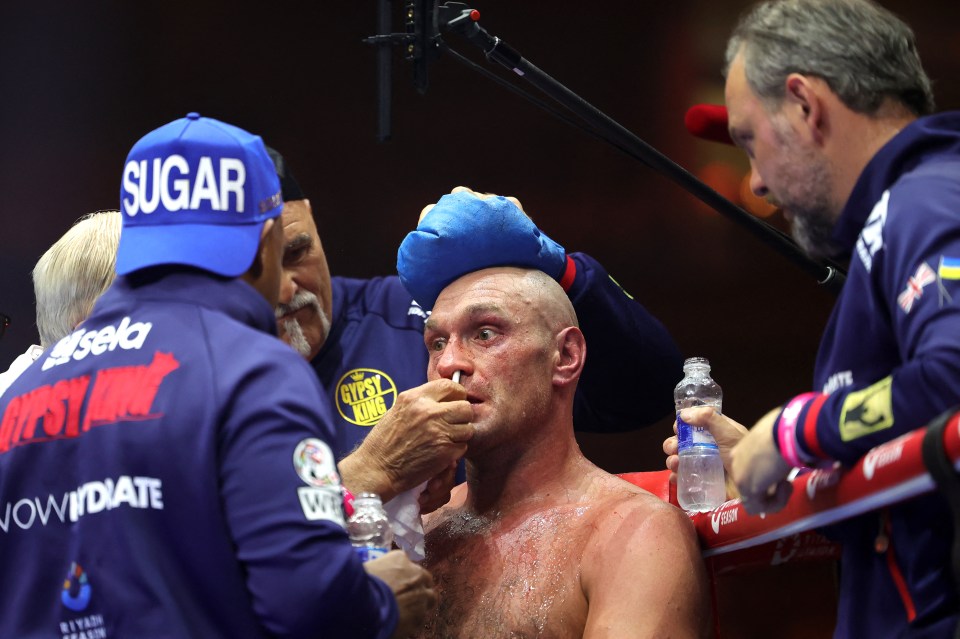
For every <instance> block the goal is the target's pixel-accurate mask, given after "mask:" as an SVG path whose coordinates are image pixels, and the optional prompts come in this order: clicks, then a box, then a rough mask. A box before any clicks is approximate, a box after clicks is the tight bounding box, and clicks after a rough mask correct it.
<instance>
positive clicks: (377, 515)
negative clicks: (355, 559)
mask: <svg viewBox="0 0 960 639" xmlns="http://www.w3.org/2000/svg"><path fill="white" fill-rule="evenodd" d="M347 532H348V533H349V534H350V543H352V544H353V548H354V550H356V551H357V554H358V555H359V556H360V559H361V561H369V560H371V559H376V558H377V557H382V556H383V555H385V554H387V553H388V552H390V548H391V546H392V545H393V529H392V528H390V520H389V518H388V517H387V512H386V511H385V510H384V509H383V503H381V501H380V496H379V495H376V494H374V493H360V494H359V495H357V496H356V497H355V498H354V500H353V514H352V515H350V518H349V519H347Z"/></svg>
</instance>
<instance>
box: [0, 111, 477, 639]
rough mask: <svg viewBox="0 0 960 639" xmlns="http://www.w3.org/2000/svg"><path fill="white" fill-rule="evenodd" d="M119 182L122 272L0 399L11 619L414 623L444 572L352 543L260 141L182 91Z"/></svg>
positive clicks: (1, 579)
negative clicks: (285, 290) (297, 321)
mask: <svg viewBox="0 0 960 639" xmlns="http://www.w3.org/2000/svg"><path fill="white" fill-rule="evenodd" d="M120 199H121V208H122V213H123V231H122V234H121V239H120V246H119V249H118V254H117V273H118V275H119V276H120V277H118V279H117V280H116V282H115V283H114V285H113V286H112V287H111V288H110V289H109V290H108V291H107V292H106V293H105V294H104V295H103V296H102V297H101V298H100V300H99V301H98V302H97V304H96V306H95V307H94V310H93V312H92V314H91V315H90V317H89V319H88V320H87V321H86V322H84V323H83V324H82V325H81V326H80V327H79V328H78V329H77V330H76V331H74V332H73V333H72V334H70V335H68V336H67V337H65V338H64V339H62V340H61V341H59V342H58V343H57V344H56V345H54V346H53V347H52V348H51V349H49V351H48V352H46V353H44V355H43V356H42V357H41V358H40V359H39V360H38V361H37V362H36V363H35V365H33V366H32V367H30V368H29V369H28V370H27V371H26V372H25V373H24V374H23V375H22V376H21V377H20V378H19V379H17V380H16V382H14V384H13V385H12V386H11V387H10V389H9V390H8V391H7V393H6V394H5V395H4V397H3V399H2V401H0V415H2V416H3V417H2V421H0V540H2V541H0V566H3V568H4V569H3V570H2V571H0V592H2V593H3V597H2V598H0V636H2V637H34V636H63V637H67V636H77V637H79V636H84V637H137V638H138V639H143V638H145V639H149V638H151V637H204V638H209V637H225V638H226V637H229V638H231V639H237V638H251V639H254V638H255V639H260V638H265V637H273V636H284V637H317V636H331V637H346V636H349V637H378V638H379V637H391V636H397V637H401V636H407V635H409V634H410V633H411V632H412V631H413V630H414V629H415V628H417V627H418V626H419V625H420V623H421V621H422V619H423V615H424V613H425V611H426V609H427V608H428V607H430V606H432V605H433V604H434V602H435V600H436V597H435V593H434V591H433V584H432V579H431V578H430V575H429V573H427V572H426V571H424V570H423V569H421V568H419V567H418V566H416V565H415V564H413V563H411V562H409V561H408V560H407V559H406V558H405V557H404V555H403V554H402V553H400V552H393V553H389V554H388V555H387V556H385V557H383V558H381V559H379V560H375V561H372V562H368V563H367V564H365V565H364V564H361V563H360V561H359V559H358V558H357V556H356V554H355V553H354V551H353V549H352V548H351V546H350V543H349V541H348V539H347V535H346V532H345V530H344V515H343V503H342V497H341V485H340V478H339V475H338V472H337V467H336V463H335V461H336V460H335V458H334V456H333V453H332V451H331V448H330V445H329V443H330V442H332V441H333V438H334V434H333V431H332V426H331V421H330V415H329V412H328V411H327V409H326V405H325V403H324V401H325V400H324V399H323V398H322V395H321V390H320V386H319V384H318V383H317V380H316V377H315V376H314V375H313V374H312V373H311V371H310V368H309V366H308V365H307V364H306V363H305V362H304V361H303V359H302V358H300V357H298V356H297V355H296V353H294V352H293V351H292V350H290V348H288V347H287V346H286V345H285V344H283V343H282V342H280V340H278V339H276V321H275V317H274V313H273V306H274V305H275V304H276V303H277V300H278V296H279V290H280V282H281V272H282V265H281V257H282V253H283V231H282V227H281V225H280V224H279V223H278V220H277V217H278V216H279V215H280V211H281V209H282V207H283V200H282V198H281V193H280V184H279V181H278V179H277V175H276V173H275V171H274V166H273V163H272V162H271V160H270V157H269V156H268V155H267V152H266V149H265V148H264V145H263V142H262V141H261V139H260V138H259V137H257V136H255V135H251V134H250V133H247V132H246V131H243V130H242V129H239V128H237V127H234V126H231V125H229V124H225V123H223V122H219V121H217V120H213V119H210V118H203V117H200V116H199V115H197V114H195V113H191V114H189V115H188V116H187V117H186V118H183V119H180V120H176V121H174V122H171V123H169V124H166V125H164V126H162V127H160V128H158V129H156V130H155V131H152V132H151V133H149V134H147V135H146V136H144V137H143V138H142V139H141V140H140V141H139V142H137V144H136V145H134V147H133V149H132V150H131V151H130V154H129V156H128V158H127V162H126V164H125V166H124V170H123V176H122V185H121V191H120ZM462 403H463V404H466V402H462ZM364 568H366V570H364Z"/></svg>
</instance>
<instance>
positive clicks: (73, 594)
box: [60, 562, 90, 612]
mask: <svg viewBox="0 0 960 639" xmlns="http://www.w3.org/2000/svg"><path fill="white" fill-rule="evenodd" d="M60 601H62V602H63V605H64V606H66V607H67V608H69V609H70V610H73V611H74V612H81V611H83V610H86V608H87V605H88V604H89V603H90V581H89V580H88V579H87V573H85V572H84V571H83V568H81V567H80V564H78V563H77V562H73V563H71V564H70V570H68V571H67V578H66V579H65V580H64V581H63V590H62V591H61V592H60Z"/></svg>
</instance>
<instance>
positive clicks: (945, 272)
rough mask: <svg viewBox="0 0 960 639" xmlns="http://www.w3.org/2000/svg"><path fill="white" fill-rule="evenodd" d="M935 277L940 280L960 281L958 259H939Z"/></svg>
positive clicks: (959, 258)
mask: <svg viewBox="0 0 960 639" xmlns="http://www.w3.org/2000/svg"><path fill="white" fill-rule="evenodd" d="M937 275H938V276H939V277H940V279H941V280H960V257H947V256H945V255H943V256H941V257H940V267H939V268H938V269H937Z"/></svg>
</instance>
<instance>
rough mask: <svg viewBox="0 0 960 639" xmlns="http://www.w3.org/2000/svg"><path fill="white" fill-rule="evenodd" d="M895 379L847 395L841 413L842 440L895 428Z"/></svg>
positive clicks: (884, 380) (890, 377) (890, 378)
mask: <svg viewBox="0 0 960 639" xmlns="http://www.w3.org/2000/svg"><path fill="white" fill-rule="evenodd" d="M892 386H893V377H892V376H887V377H885V378H883V379H882V380H880V381H879V382H877V383H876V384H874V385H873V386H868V387H867V388H864V389H862V390H858V391H854V392H852V393H850V394H849V395H847V398H846V399H845V400H844V401H843V409H842V411H841V413H840V439H842V440H843V441H845V442H848V441H850V440H852V439H857V438H859V437H864V436H866V435H872V434H874V433H876V432H879V431H881V430H885V429H887V428H890V427H891V426H893V394H892Z"/></svg>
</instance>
